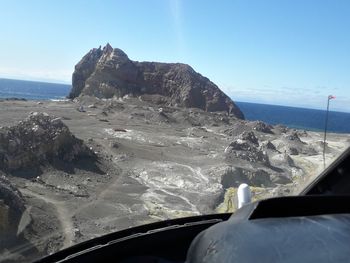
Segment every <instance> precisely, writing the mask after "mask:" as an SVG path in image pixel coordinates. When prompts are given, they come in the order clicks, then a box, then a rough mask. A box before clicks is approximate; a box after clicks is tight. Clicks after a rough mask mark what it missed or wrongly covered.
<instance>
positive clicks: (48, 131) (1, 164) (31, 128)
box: [0, 112, 95, 172]
mask: <svg viewBox="0 0 350 263" xmlns="http://www.w3.org/2000/svg"><path fill="white" fill-rule="evenodd" d="M81 157H93V158H95V155H94V153H93V152H92V151H90V150H89V148H88V147H87V146H86V145H85V144H84V142H83V141H82V140H80V139H78V138H76V137H75V136H74V135H73V134H72V133H71V132H70V131H69V129H68V127H67V126H66V125H65V124H64V123H63V122H62V120H61V119H60V118H58V117H55V116H49V115H48V114H46V113H38V112H34V113H31V114H30V115H29V116H28V117H27V118H26V119H25V120H23V121H20V122H19V123H18V124H16V125H14V126H11V127H1V128H0V170H3V171H5V172H7V171H9V172H10V171H14V170H20V169H24V168H28V167H38V166H40V165H41V164H46V163H50V162H53V161H55V160H61V161H64V162H72V161H74V160H77V159H79V158H81Z"/></svg>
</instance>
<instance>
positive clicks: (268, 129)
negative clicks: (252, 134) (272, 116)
mask: <svg viewBox="0 0 350 263" xmlns="http://www.w3.org/2000/svg"><path fill="white" fill-rule="evenodd" d="M250 125H251V126H252V128H253V130H255V131H258V132H263V133H269V134H273V131H272V129H273V126H272V125H269V124H266V123H265V122H262V121H253V122H251V123H250Z"/></svg>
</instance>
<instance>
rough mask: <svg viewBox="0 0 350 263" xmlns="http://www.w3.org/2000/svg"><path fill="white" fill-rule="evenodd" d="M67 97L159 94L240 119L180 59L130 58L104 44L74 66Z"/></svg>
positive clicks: (221, 95)
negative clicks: (144, 60)
mask: <svg viewBox="0 0 350 263" xmlns="http://www.w3.org/2000/svg"><path fill="white" fill-rule="evenodd" d="M72 84H73V88H72V90H71V92H70V94H69V98H75V97H77V96H79V95H80V94H84V95H91V96H96V97H99V98H110V97H113V96H119V97H120V96H124V95H126V94H132V95H135V96H140V95H143V94H147V95H153V94H154V95H161V96H163V97H164V98H163V101H165V102H166V103H167V104H168V105H172V106H180V107H194V108H200V109H203V110H206V111H210V112H213V111H227V112H230V113H231V114H233V115H234V116H236V117H237V118H240V119H243V118H244V116H243V114H242V112H241V111H240V109H239V108H238V107H237V106H236V105H235V103H234V102H233V101H232V100H231V99H230V98H229V97H228V96H227V95H226V94H225V93H223V92H222V91H221V90H220V89H219V88H218V87H217V86H216V85H215V84H214V83H213V82H211V81H210V80H209V79H208V78H206V77H203V76H202V75H201V74H199V73H197V72H195V71H194V70H193V69H192V68H191V67H190V66H189V65H186V64H181V63H158V62H137V61H132V60H130V59H129V58H128V56H127V55H126V54H125V53H124V52H123V51H122V50H120V49H117V48H115V49H113V48H112V47H111V46H110V45H109V44H107V45H106V46H105V47H104V48H103V49H101V47H100V48H98V49H96V48H95V49H92V50H90V51H89V53H88V54H86V55H85V56H84V57H83V58H82V60H81V61H80V62H79V63H78V64H77V65H76V66H75V71H74V73H73V78H72Z"/></svg>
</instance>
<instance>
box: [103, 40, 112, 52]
mask: <svg viewBox="0 0 350 263" xmlns="http://www.w3.org/2000/svg"><path fill="white" fill-rule="evenodd" d="M112 52H113V48H112V46H111V45H110V44H109V43H107V45H106V46H104V48H103V53H104V54H105V53H108V54H110V53H112Z"/></svg>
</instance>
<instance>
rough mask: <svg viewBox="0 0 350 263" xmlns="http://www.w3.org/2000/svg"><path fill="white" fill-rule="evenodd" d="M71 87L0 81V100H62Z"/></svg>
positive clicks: (23, 81) (54, 84)
mask: <svg viewBox="0 0 350 263" xmlns="http://www.w3.org/2000/svg"><path fill="white" fill-rule="evenodd" d="M70 89H71V85H66V84H56V83H46V82H37V81H26V80H14V79H0V98H23V99H27V100H50V99H64V98H65V97H66V96H67V95H68V93H69V91H70Z"/></svg>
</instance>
